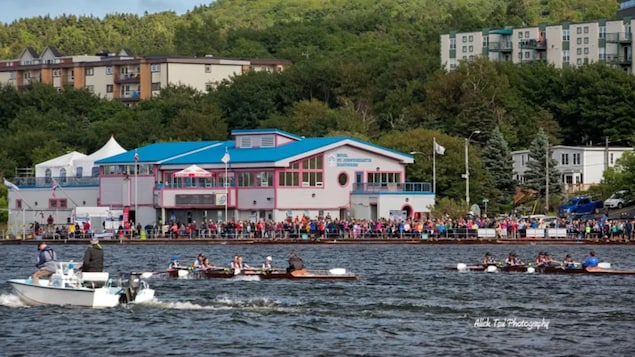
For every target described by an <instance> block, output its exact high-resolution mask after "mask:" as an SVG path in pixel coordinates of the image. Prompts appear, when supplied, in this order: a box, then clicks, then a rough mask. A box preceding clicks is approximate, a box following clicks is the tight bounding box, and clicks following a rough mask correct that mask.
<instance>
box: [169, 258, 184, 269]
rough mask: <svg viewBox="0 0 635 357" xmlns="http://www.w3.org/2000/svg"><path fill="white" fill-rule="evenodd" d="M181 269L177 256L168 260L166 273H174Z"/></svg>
mask: <svg viewBox="0 0 635 357" xmlns="http://www.w3.org/2000/svg"><path fill="white" fill-rule="evenodd" d="M180 268H181V264H180V263H179V257H178V256H177V255H174V256H172V259H170V265H169V266H168V271H175V270H179V269H180Z"/></svg>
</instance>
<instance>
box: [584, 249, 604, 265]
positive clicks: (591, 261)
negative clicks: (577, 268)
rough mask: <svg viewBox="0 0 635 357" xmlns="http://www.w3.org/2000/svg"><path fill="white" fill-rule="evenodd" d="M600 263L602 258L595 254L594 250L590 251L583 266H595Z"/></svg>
mask: <svg viewBox="0 0 635 357" xmlns="http://www.w3.org/2000/svg"><path fill="white" fill-rule="evenodd" d="M598 264H600V260H599V259H598V258H597V257H596V256H595V252H594V251H590V252H589V256H588V257H587V258H586V259H585V260H584V263H582V267H583V268H595V267H597V266H598Z"/></svg>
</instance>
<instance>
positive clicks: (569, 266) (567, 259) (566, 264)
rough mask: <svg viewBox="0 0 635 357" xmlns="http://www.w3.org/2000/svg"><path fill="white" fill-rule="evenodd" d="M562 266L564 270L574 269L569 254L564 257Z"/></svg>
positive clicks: (573, 263)
mask: <svg viewBox="0 0 635 357" xmlns="http://www.w3.org/2000/svg"><path fill="white" fill-rule="evenodd" d="M562 265H564V268H565V269H575V262H574V261H573V258H571V255H570V254H567V256H566V257H564V260H563V261H562Z"/></svg>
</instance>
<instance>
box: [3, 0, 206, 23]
mask: <svg viewBox="0 0 635 357" xmlns="http://www.w3.org/2000/svg"><path fill="white" fill-rule="evenodd" d="M211 2H212V0H0V9H2V11H0V21H2V22H5V23H11V22H12V21H14V20H18V19H20V18H23V17H35V16H46V15H50V16H51V17H56V16H60V15H62V14H67V15H68V14H73V15H77V16H79V15H91V14H92V15H93V16H96V17H103V16H104V15H106V14H109V13H134V14H139V15H143V13H144V11H147V12H148V13H155V12H161V11H174V12H176V13H177V14H179V15H181V14H183V13H185V12H186V11H187V10H191V9H193V8H194V6H197V5H208V4H210V3H211Z"/></svg>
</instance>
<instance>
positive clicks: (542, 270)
mask: <svg viewBox="0 0 635 357" xmlns="http://www.w3.org/2000/svg"><path fill="white" fill-rule="evenodd" d="M447 270H454V271H485V272H490V273H493V272H499V271H501V272H506V273H509V272H515V273H539V274H591V275H635V270H615V269H611V268H610V267H609V268H604V267H593V268H582V267H576V268H565V267H564V266H544V267H532V266H527V265H513V266H498V265H466V264H462V263H459V264H457V265H456V266H455V267H448V268H447Z"/></svg>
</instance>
